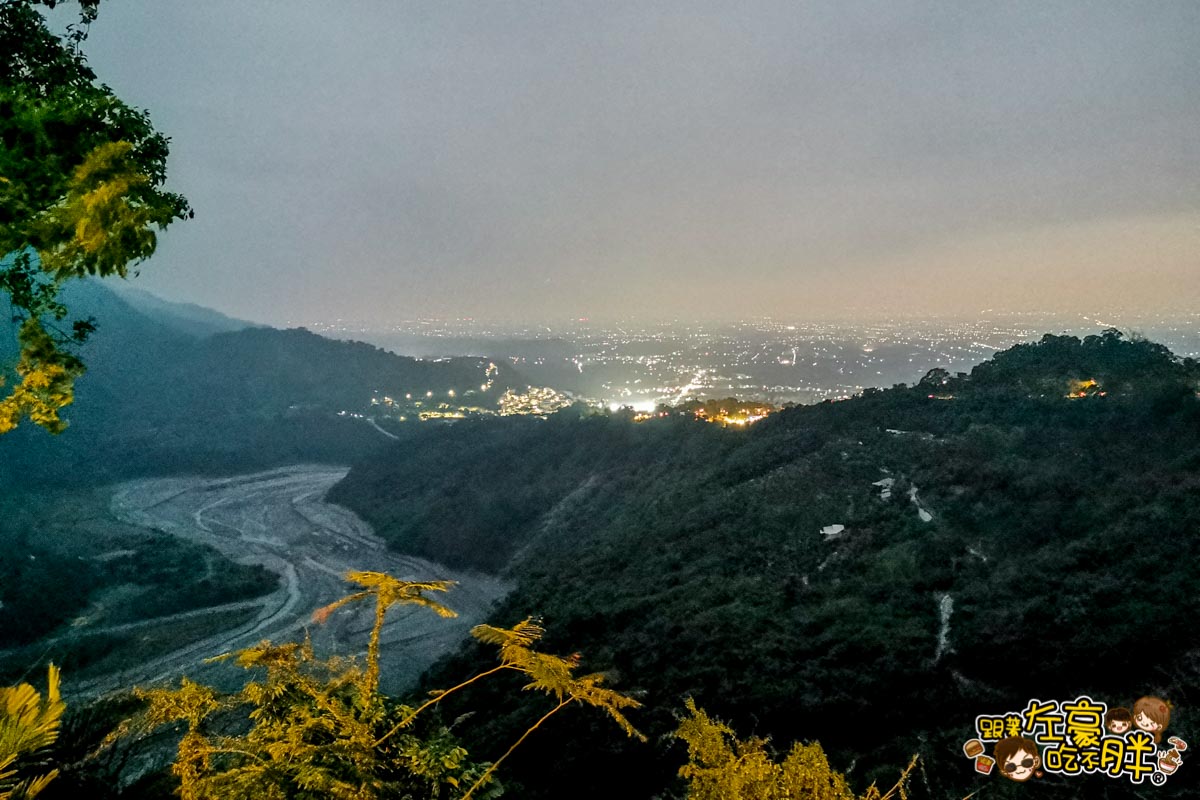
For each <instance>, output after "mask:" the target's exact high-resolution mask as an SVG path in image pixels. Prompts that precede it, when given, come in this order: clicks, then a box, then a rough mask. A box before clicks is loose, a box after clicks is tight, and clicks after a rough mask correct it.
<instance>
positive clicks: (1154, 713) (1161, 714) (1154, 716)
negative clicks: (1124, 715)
mask: <svg viewBox="0 0 1200 800" xmlns="http://www.w3.org/2000/svg"><path fill="white" fill-rule="evenodd" d="M1170 721H1171V707H1170V706H1169V705H1168V704H1167V701H1166V700H1163V699H1162V698H1161V697H1143V698H1141V699H1140V700H1138V701H1137V702H1136V703H1134V704H1133V724H1134V725H1137V726H1138V727H1139V728H1140V729H1142V730H1144V731H1145V732H1146V733H1150V734H1153V735H1154V741H1155V743H1156V744H1157V743H1158V742H1161V741H1162V732H1163V728H1165V727H1167V723H1168V722H1170Z"/></svg>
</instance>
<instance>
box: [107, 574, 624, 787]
mask: <svg viewBox="0 0 1200 800" xmlns="http://www.w3.org/2000/svg"><path fill="white" fill-rule="evenodd" d="M347 579H348V580H351V581H353V582H355V583H357V584H358V585H359V586H361V587H362V591H360V592H357V593H355V594H353V595H350V596H348V597H346V598H343V599H341V600H339V601H337V602H335V603H333V604H331V605H330V606H327V607H325V608H323V609H321V610H319V611H318V612H317V614H316V615H314V616H315V618H316V619H317V621H324V620H325V619H327V618H328V617H329V615H330V613H331V612H332V611H334V610H335V609H337V608H339V607H341V606H343V605H346V604H349V603H353V602H357V601H359V600H373V601H374V604H375V623H374V625H373V627H372V631H371V638H370V641H369V645H368V651H367V658H366V663H365V665H360V664H359V663H357V662H355V661H352V660H346V659H340V658H331V659H326V660H322V659H319V658H317V657H316V656H315V654H314V653H313V650H312V646H311V643H310V642H308V641H305V642H304V643H301V644H295V643H292V644H282V645H273V644H271V643H270V642H263V643H261V644H259V645H257V646H256V647H252V648H249V649H247V650H243V651H241V652H240V653H237V654H236V655H235V656H234V657H235V658H236V661H237V663H238V664H239V665H240V666H242V667H245V668H247V669H258V670H263V671H265V677H263V678H261V679H259V680H254V681H251V682H249V683H247V684H246V686H245V688H243V689H242V691H240V692H238V693H236V694H233V695H230V696H221V695H219V694H218V693H217V692H216V691H215V690H213V689H211V688H209V687H207V686H203V685H200V684H197V683H194V682H191V681H188V680H186V679H185V680H184V681H183V682H182V685H181V686H180V687H179V688H178V689H148V690H137V694H138V696H140V697H141V698H142V699H144V700H145V701H147V702H148V708H147V709H146V711H145V712H144V713H143V714H142V715H140V717H138V718H135V719H134V720H132V721H130V722H129V723H127V724H126V725H125V726H123V727H122V728H120V729H118V731H117V732H116V733H115V734H114V735H113V736H112V737H110V741H115V739H116V738H119V737H120V736H122V735H126V734H128V733H131V732H139V733H149V732H151V731H153V730H155V729H158V728H160V727H162V726H166V725H182V727H183V728H184V733H183V737H182V739H181V740H180V742H179V747H178V756H177V758H176V761H175V763H174V764H173V765H172V767H171V771H172V773H173V774H174V775H175V776H176V778H178V780H179V783H180V788H179V793H180V796H181V797H182V798H183V799H184V800H200V799H201V798H207V797H222V798H231V799H233V800H238V799H240V798H245V800H251V798H253V799H254V800H263V799H264V798H266V799H268V800H270V799H272V798H285V797H286V798H301V799H303V798H312V800H316V799H317V798H337V799H338V800H343V799H344V800H351V799H352V798H353V799H354V800H365V799H366V798H377V797H405V796H413V797H430V798H441V797H447V798H449V797H454V798H461V800H469V798H471V797H475V798H486V797H495V796H498V795H499V794H500V793H501V791H502V787H501V785H500V784H499V783H498V782H497V781H496V780H495V778H494V775H495V771H496V769H497V767H499V765H500V763H501V762H503V761H504V759H505V758H507V757H508V755H509V754H510V753H512V752H513V750H515V749H516V748H517V747H518V746H519V745H520V744H521V743H522V742H523V741H524V740H525V739H526V738H527V737H528V736H529V735H530V734H532V733H533V731H534V730H535V729H537V728H538V727H539V726H540V725H541V724H542V723H543V722H545V721H546V720H547V719H549V718H550V717H551V716H552V715H554V714H556V713H558V712H559V711H561V710H562V709H564V708H566V707H567V706H569V705H572V704H581V705H588V706H593V707H596V708H599V709H602V710H603V711H605V712H606V713H607V714H608V715H609V716H610V717H612V718H613V719H614V720H615V721H616V722H617V724H618V725H620V727H621V728H622V729H623V730H624V731H625V732H626V733H627V734H628V735H630V736H634V737H639V738H642V737H641V734H640V733H638V732H637V731H636V730H635V729H634V728H633V726H632V725H631V724H630V722H629V721H628V720H627V719H626V718H625V716H624V714H623V713H622V712H623V710H624V709H628V708H636V707H637V706H638V705H639V703H638V702H637V701H636V700H634V699H632V698H630V697H627V696H625V695H623V694H621V693H619V692H616V691H613V690H611V689H608V688H606V687H604V686H602V683H603V679H604V678H603V676H602V675H598V674H596V675H581V676H580V675H575V670H576V668H577V666H578V660H577V658H575V657H570V658H561V657H559V656H554V655H549V654H546V653H540V652H537V651H536V650H534V646H535V645H536V643H537V641H538V640H539V639H540V638H541V636H542V634H543V630H542V628H541V627H540V626H539V625H538V624H537V623H536V622H535V621H533V620H525V621H523V622H521V623H518V624H517V625H516V626H514V627H513V628H497V627H493V626H490V625H480V626H478V627H476V628H475V629H474V630H473V631H472V634H473V635H474V636H475V637H476V638H477V639H479V640H480V641H482V642H485V643H488V644H493V645H496V646H497V647H498V648H499V650H500V664H499V666H497V667H494V668H492V669H490V670H487V671H486V672H483V673H481V674H479V675H476V676H475V677H473V678H471V679H469V680H467V681H465V682H463V683H462V684H460V685H458V686H455V687H453V688H451V689H448V690H445V691H442V692H436V693H433V696H432V697H431V698H430V699H429V700H428V701H426V702H425V703H424V704H422V705H420V706H418V707H415V708H414V707H413V706H409V705H405V704H403V703H396V702H395V701H393V700H392V699H390V698H388V697H386V696H385V695H383V694H381V693H380V692H379V637H380V633H381V631H382V627H383V623H384V618H385V615H386V613H387V610H388V608H390V607H391V606H392V605H396V604H410V605H420V606H424V607H426V608H429V609H430V610H432V611H434V612H435V613H437V614H439V615H440V616H454V615H455V614H454V612H453V611H452V610H451V609H449V608H447V607H446V606H444V605H442V604H441V603H439V602H438V601H437V600H434V599H433V598H431V597H430V596H429V595H428V593H430V592H444V591H446V590H447V589H449V588H450V586H451V584H450V583H449V582H446V581H434V582H427V583H419V582H409V581H400V580H397V579H395V578H392V577H391V576H388V575H384V574H382V573H375V572H352V573H349V574H348V575H347ZM508 670H511V671H516V672H520V673H522V674H523V675H525V676H526V677H527V678H528V680H529V682H528V683H527V684H526V686H525V687H524V688H525V689H526V690H533V691H537V692H542V693H544V694H547V695H549V696H551V697H552V698H553V699H554V700H555V701H556V705H555V706H554V707H553V708H551V709H550V710H549V711H548V712H547V713H546V714H545V715H543V716H542V718H541V719H540V720H539V721H538V722H537V723H536V724H534V725H533V726H532V727H531V728H529V730H527V731H526V732H525V733H524V734H523V735H522V736H521V737H520V738H519V739H518V740H517V741H516V742H515V743H514V744H513V745H512V746H511V747H510V748H509V750H508V751H507V752H506V753H505V754H504V755H502V756H501V757H500V758H498V759H497V760H496V761H495V762H494V763H491V764H486V763H476V762H472V761H470V760H469V759H468V758H467V751H466V750H465V749H464V748H463V747H462V746H461V745H459V743H458V741H457V739H456V738H455V736H454V734H453V733H452V732H451V729H450V728H451V727H452V726H446V725H443V724H441V723H439V722H432V723H429V724H425V723H426V719H425V718H424V717H421V719H420V720H418V717H419V716H421V715H422V712H424V711H426V710H427V709H430V708H432V707H433V706H435V705H436V704H437V703H438V702H440V701H441V700H442V699H443V698H444V697H446V696H447V695H449V694H451V693H452V692H455V691H457V690H458V689H460V688H462V687H463V686H466V685H468V684H471V683H474V682H475V681H477V680H479V679H481V678H484V677H486V676H488V675H492V674H496V673H498V672H501V671H508ZM247 710H248V714H247V717H248V720H249V723H250V727H249V730H246V731H239V730H237V727H238V722H237V721H236V717H237V716H238V715H237V713H236V712H238V711H247Z"/></svg>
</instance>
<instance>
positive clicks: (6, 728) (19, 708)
mask: <svg viewBox="0 0 1200 800" xmlns="http://www.w3.org/2000/svg"><path fill="white" fill-rule="evenodd" d="M58 678H59V676H58V669H57V668H56V667H54V666H53V665H51V666H50V670H49V676H48V680H47V687H46V697H45V699H44V700H43V698H42V696H41V695H40V694H39V693H38V691H37V690H36V689H34V688H33V687H32V686H30V685H29V684H28V683H21V684H18V685H16V686H7V687H0V800H27V798H31V797H33V796H35V795H37V794H38V793H39V792H41V791H42V790H43V789H45V788H46V786H47V785H48V784H49V783H50V781H52V780H54V778H55V777H57V775H58V770H57V769H48V768H47V765H44V764H39V763H36V762H37V760H38V759H37V756H38V752H39V751H41V750H43V749H45V748H47V747H49V746H50V745H52V744H54V741H55V740H56V739H57V738H58V729H59V725H60V724H61V723H62V716H63V712H64V711H65V710H66V705H65V704H64V703H63V701H62V697H61V695H60V694H59V689H58V686H59V683H58ZM31 761H32V762H34V763H30V762H31ZM31 773H32V774H31Z"/></svg>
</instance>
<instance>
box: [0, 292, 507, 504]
mask: <svg viewBox="0 0 1200 800" xmlns="http://www.w3.org/2000/svg"><path fill="white" fill-rule="evenodd" d="M64 297H65V299H66V300H67V301H68V303H69V305H70V308H71V309H72V315H73V317H78V318H84V319H86V318H88V317H95V318H96V319H97V320H99V321H100V322H99V328H98V330H97V331H96V333H95V334H93V335H92V336H91V338H90V339H89V341H88V343H87V344H86V345H85V346H84V347H83V348H82V352H81V355H82V357H83V359H84V361H85V362H86V363H87V364H88V372H87V373H86V374H85V375H84V376H83V377H81V378H80V379H79V380H78V381H77V384H76V399H75V402H74V403H73V404H72V405H70V406H67V407H66V408H65V409H64V410H63V412H62V416H63V418H64V419H66V420H68V422H69V423H70V427H69V428H68V429H67V431H66V432H64V433H63V434H61V435H59V436H51V435H49V434H47V433H45V432H44V431H41V430H37V429H34V428H33V426H28V427H23V428H21V429H18V430H17V431H14V432H13V433H11V434H9V435H6V436H5V437H4V438H3V439H2V440H0V480H8V481H13V482H24V483H31V484H40V483H45V482H52V483H85V484H94V483H97V482H103V481H107V480H116V479H120V478H123V477H128V476H131V475H142V474H162V473H166V472H179V471H190V472H198V471H200V472H203V471H211V470H220V471H226V472H236V471H239V470H240V471H245V470H251V469H256V468H262V467H268V466H275V465H278V464H288V463H296V462H300V461H306V460H307V461H327V462H338V463H346V462H348V461H349V460H351V459H353V458H355V457H358V456H360V455H361V454H362V453H363V452H364V451H369V450H370V449H372V448H374V447H376V446H378V445H380V444H381V443H384V442H387V441H389V440H388V439H387V437H386V436H385V435H384V434H383V433H381V432H380V431H379V430H377V429H375V428H374V427H372V426H371V425H370V424H368V423H367V422H366V421H365V420H364V419H362V418H356V417H353V416H350V415H352V414H360V415H364V416H365V415H369V414H371V413H372V406H371V399H372V398H373V397H375V396H378V395H386V394H388V393H394V394H399V395H402V394H403V393H405V392H408V393H420V394H421V395H423V394H424V393H425V392H427V391H435V390H436V392H437V393H438V395H439V396H440V397H445V396H446V393H447V392H448V391H454V392H455V393H456V395H457V396H458V397H461V398H467V399H470V398H472V397H473V396H474V394H477V393H479V389H480V387H481V385H482V384H483V383H484V382H485V381H487V380H490V382H491V384H492V387H494V390H493V391H491V392H490V393H489V395H488V399H489V400H493V399H494V397H498V396H499V395H500V394H501V393H502V392H503V391H504V390H505V389H506V388H508V387H510V386H515V387H519V388H523V387H524V386H525V382H524V381H523V380H522V378H521V377H520V376H519V375H517V374H516V373H515V372H514V371H512V370H511V369H509V368H507V367H506V366H504V365H503V364H501V365H499V366H496V367H493V368H492V374H491V375H490V376H489V375H488V374H487V373H488V365H489V363H490V362H489V361H488V360H487V359H482V358H456V359H450V360H441V361H422V360H418V359H413V358H407V357H404V356H398V355H395V354H393V353H390V352H388V351H385V350H380V349H378V348H376V347H373V346H371V345H368V344H363V343H361V342H344V341H336V340H333V339H327V338H324V337H321V336H317V335H316V334H313V333H310V332H308V331H306V330H304V329H293V330H277V329H274V328H267V327H248V328H242V329H237V330H219V329H220V328H222V327H225V328H230V327H234V328H236V327H237V326H236V325H235V324H234V322H233V321H231V320H226V321H225V322H222V320H223V319H225V318H222V317H220V315H217V314H215V312H212V313H210V314H204V313H201V312H198V311H197V310H196V309H195V308H186V307H185V308H184V309H183V310H182V311H180V309H178V308H177V307H174V306H172V305H171V304H168V303H162V302H159V303H158V304H157V305H154V304H151V303H148V302H147V301H144V300H143V301H142V302H141V303H139V307H140V308H142V309H146V312H145V313H143V311H142V310H139V309H138V308H134V307H133V306H131V305H130V304H129V303H127V302H126V301H125V300H123V299H122V298H121V297H120V296H119V295H118V294H116V293H114V292H112V291H110V290H109V289H107V288H106V287H104V286H101V285H100V284H99V283H97V282H86V283H85V282H80V283H78V284H75V285H71V286H70V287H69V290H68V291H66V292H65V293H64ZM214 330H216V331H218V332H211V331H214ZM204 331H209V333H206V334H205V335H198V332H204ZM15 352H16V347H15V339H14V338H13V336H12V331H6V330H4V326H2V325H0V363H2V362H3V361H4V359H5V358H6V357H12V356H15ZM342 412H344V414H343V415H341V416H339V414H340V413H342ZM403 432H404V431H403V429H400V428H397V429H395V433H403ZM394 435H395V434H394Z"/></svg>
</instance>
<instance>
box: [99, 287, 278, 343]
mask: <svg viewBox="0 0 1200 800" xmlns="http://www.w3.org/2000/svg"><path fill="white" fill-rule="evenodd" d="M105 288H108V289H112V291H113V292H114V293H115V294H116V295H117V296H118V297H120V298H121V299H122V300H124V301H125V302H126V303H128V304H129V305H130V306H132V307H133V308H134V309H136V310H138V311H140V312H141V313H143V314H145V315H146V316H148V317H150V318H151V319H154V320H157V321H159V322H162V323H163V324H165V325H167V326H169V327H172V328H175V329H177V330H179V331H182V332H183V333H188V334H191V335H193V336H211V335H212V334H214V333H227V332H230V331H240V330H242V329H244V328H259V327H265V326H262V325H259V324H258V323H254V322H247V321H246V320H242V319H234V318H233V317H229V316H226V315H225V314H222V313H221V312H219V311H214V310H213V309H211V308H205V307H204V306H199V305H196V304H195V303H177V302H173V301H170V300H164V299H162V298H161V297H158V296H157V295H154V294H151V293H150V292H147V291H146V290H145V289H139V288H137V287H136V286H130V285H129V284H128V283H125V282H122V281H109V282H108V283H106V284H105Z"/></svg>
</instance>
